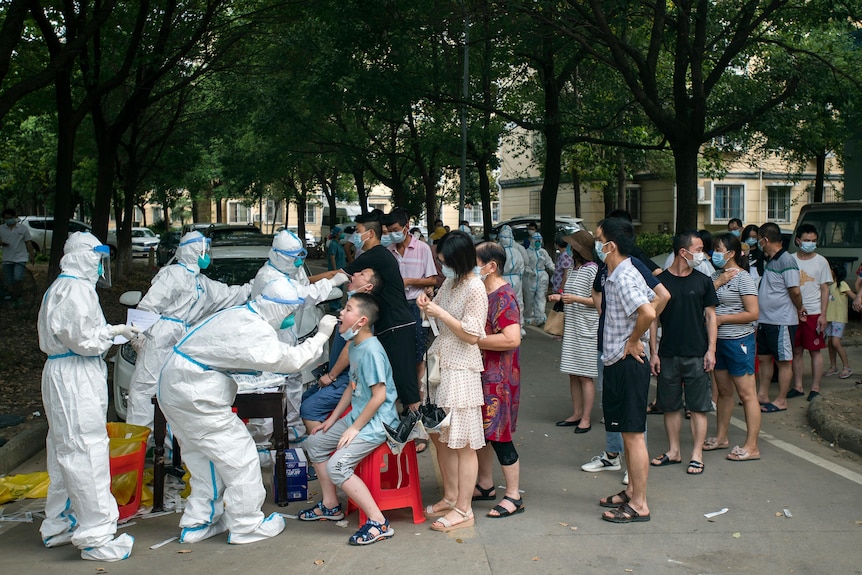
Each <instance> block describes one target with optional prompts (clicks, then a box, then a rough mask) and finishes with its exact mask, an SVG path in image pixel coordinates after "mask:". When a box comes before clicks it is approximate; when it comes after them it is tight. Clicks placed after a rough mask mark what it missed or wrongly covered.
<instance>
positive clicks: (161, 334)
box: [126, 232, 252, 429]
mask: <svg viewBox="0 0 862 575" xmlns="http://www.w3.org/2000/svg"><path fill="white" fill-rule="evenodd" d="M206 241H207V238H205V237H204V236H203V235H202V234H201V233H200V232H189V233H187V234H185V235H183V237H182V239H181V240H180V245H179V247H178V248H177V262H178V263H176V264H172V265H169V266H165V267H163V268H162V269H161V270H159V273H157V274H156V277H154V278H153V281H152V283H151V284H150V289H149V290H147V293H146V295H145V296H144V297H143V299H142V300H141V302H140V303H139V304H138V309H142V310H144V311H149V312H152V313H156V314H159V315H160V316H161V319H160V320H159V321H157V322H156V323H155V324H153V325H152V327H150V329H148V330H147V331H146V337H144V338H143V339H144V341H145V344H144V347H143V348H142V349H141V350H140V351H139V352H138V359H137V361H136V362H135V371H134V374H133V375H132V379H131V388H130V389H129V406H128V412H127V415H126V422H127V423H131V424H133V425H143V426H146V427H149V428H150V429H152V427H153V403H152V401H151V399H152V397H153V396H154V395H155V394H156V386H157V383H158V380H159V371H160V370H161V368H162V365H163V364H164V363H165V360H166V359H167V357H168V355H169V353H170V351H171V349H172V348H173V346H174V344H175V343H177V342H178V341H179V340H180V338H181V337H182V336H183V334H184V333H185V331H186V329H188V326H190V325H193V324H195V323H197V322H199V321H200V320H202V319H203V318H205V317H207V316H209V315H212V314H214V313H215V312H217V311H220V310H223V309H226V308H229V307H231V306H235V305H239V304H241V303H244V302H245V301H247V300H248V298H249V294H250V293H251V285H252V283H251V282H248V283H246V284H244V285H237V286H231V285H227V284H224V283H221V282H218V281H215V280H212V279H210V278H208V277H207V276H205V275H202V274H201V273H200V267H198V257H199V256H200V254H201V249H202V246H203V245H204V244H205V242H206Z"/></svg>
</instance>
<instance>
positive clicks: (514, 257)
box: [497, 226, 526, 326]
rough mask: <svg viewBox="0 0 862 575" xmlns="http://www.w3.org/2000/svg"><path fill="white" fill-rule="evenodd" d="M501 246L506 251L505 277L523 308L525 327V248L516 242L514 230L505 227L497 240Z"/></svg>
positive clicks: (522, 316)
mask: <svg viewBox="0 0 862 575" xmlns="http://www.w3.org/2000/svg"><path fill="white" fill-rule="evenodd" d="M497 239H498V240H499V242H500V245H501V246H502V247H503V249H504V250H506V265H505V266H504V267H503V277H504V278H505V279H506V281H507V282H509V285H511V286H512V289H513V290H514V291H515V295H516V296H517V297H518V307H520V308H521V326H523V325H524V290H523V281H522V276H523V275H524V259H525V256H526V254H525V252H526V250H525V249H524V246H522V245H521V244H519V243H517V242H516V241H515V236H514V235H513V234H512V228H511V227H509V226H503V227H502V228H500V235H499V236H498V238H497Z"/></svg>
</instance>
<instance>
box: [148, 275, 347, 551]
mask: <svg viewBox="0 0 862 575" xmlns="http://www.w3.org/2000/svg"><path fill="white" fill-rule="evenodd" d="M295 297H296V289H295V287H294V286H293V285H292V284H291V282H290V281H289V280H288V279H287V278H285V277H281V278H278V279H275V280H273V281H271V282H269V283H268V284H266V286H264V288H263V290H262V291H261V293H260V295H258V296H257V297H256V298H254V299H253V300H251V301H250V302H248V303H246V304H245V305H241V306H236V307H232V308H229V309H226V310H222V311H220V312H218V313H216V314H215V315H212V316H210V317H209V318H207V319H206V320H204V321H202V322H201V323H199V324H197V325H196V326H195V327H193V328H192V329H191V330H190V331H189V332H188V333H187V334H186V335H185V336H184V337H183V338H182V339H181V340H180V341H179V342H178V343H177V344H176V345H175V346H174V348H173V351H172V352H171V354H170V356H169V357H168V359H167V360H166V361H165V365H164V367H163V368H162V372H161V376H160V377H159V388H158V398H159V405H160V406H161V408H162V411H163V412H164V414H165V419H166V420H167V422H168V423H169V424H170V426H171V429H172V430H173V432H174V435H175V436H176V437H177V439H178V440H179V443H180V446H181V447H182V451H183V463H185V465H186V466H187V467H188V470H189V472H190V473H191V479H190V485H191V494H190V495H189V497H188V499H187V502H186V507H185V510H184V511H183V515H182V518H181V519H180V527H181V528H182V531H181V533H180V543H195V542H198V541H203V540H204V539H208V538H210V537H214V536H216V535H218V534H220V533H224V532H225V531H229V532H230V534H229V536H228V543H231V544H234V545H242V544H246V543H254V542H256V541H262V540H264V539H268V538H270V537H275V536H276V535H278V534H279V533H281V532H282V531H283V530H284V518H283V517H282V516H281V514H279V513H273V514H271V515H270V516H268V517H264V514H263V512H262V511H261V506H262V505H263V502H264V499H265V498H266V490H265V489H264V487H263V478H262V477H261V472H260V463H259V459H258V454H257V448H256V447H255V444H254V441H253V440H252V437H251V435H250V434H249V432H248V431H247V430H246V427H245V425H244V424H243V422H242V420H241V419H239V418H238V417H237V416H236V414H235V413H234V412H233V411H232V410H231V406H232V405H233V403H234V401H235V399H236V394H237V391H238V390H239V389H238V384H237V381H236V380H234V379H233V378H232V377H231V372H239V373H243V372H246V373H247V372H256V371H265V372H275V373H295V372H298V371H300V370H301V369H302V368H304V367H305V366H306V365H308V364H309V363H310V362H311V361H313V360H314V359H316V358H317V356H319V355H320V352H321V350H322V349H323V346H324V345H325V344H326V342H327V341H328V340H329V336H330V335H331V334H332V331H333V329H334V328H335V323H336V319H335V317H334V316H331V315H326V316H324V317H323V318H322V319H321V320H320V324H319V325H318V331H317V334H315V335H314V336H313V337H311V338H309V339H307V340H305V341H304V342H303V343H301V344H299V345H296V346H293V345H289V344H287V343H284V341H283V340H282V339H281V338H280V337H279V335H278V331H279V330H281V329H282V327H281V326H282V324H283V322H284V320H285V318H287V317H289V316H290V314H292V313H293V312H294V309H295V303H294V301H295ZM266 385H268V384H266ZM249 389H253V385H252V386H251V387H248V388H246V387H245V386H244V387H243V391H246V390H249Z"/></svg>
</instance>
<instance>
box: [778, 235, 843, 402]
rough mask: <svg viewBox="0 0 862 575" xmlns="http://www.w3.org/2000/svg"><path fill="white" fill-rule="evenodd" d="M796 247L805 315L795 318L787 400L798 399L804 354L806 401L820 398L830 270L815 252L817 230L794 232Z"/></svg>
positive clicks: (830, 279)
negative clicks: (808, 380)
mask: <svg viewBox="0 0 862 575" xmlns="http://www.w3.org/2000/svg"><path fill="white" fill-rule="evenodd" d="M796 245H797V246H798V248H799V251H798V252H796V253H794V254H793V258H794V259H795V260H796V265H797V266H799V291H800V292H801V293H802V305H803V306H804V307H805V309H806V310H808V315H806V316H805V317H800V318H799V329H797V330H796V339H795V341H794V345H793V387H792V388H791V389H790V391H789V392H788V393H787V397H788V398H792V397H802V396H803V395H805V390H804V389H803V387H802V372H803V371H805V362H804V352H805V350H808V355H809V356H810V357H811V393H810V394H809V395H808V401H811V400H812V399H814V398H815V397H817V396H818V395H820V380H821V379H822V378H823V349H824V348H825V347H826V336H825V332H826V321H827V320H826V311H827V308H828V307H829V284H831V283H832V270H830V269H829V262H828V261H827V260H826V258H824V257H823V256H821V255H820V254H818V253H816V251H815V250H816V249H817V228H815V227H814V226H813V225H811V224H801V225H800V226H799V227H798V228H797V229H796Z"/></svg>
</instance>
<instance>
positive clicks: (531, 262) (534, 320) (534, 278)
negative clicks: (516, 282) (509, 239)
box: [524, 232, 554, 326]
mask: <svg viewBox="0 0 862 575" xmlns="http://www.w3.org/2000/svg"><path fill="white" fill-rule="evenodd" d="M548 273H554V261H553V260H552V259H551V256H549V255H548V251H547V250H546V249H545V248H543V247H542V234H540V233H539V232H536V233H534V234H533V236H532V237H531V238H530V249H528V250H527V261H526V262H525V269H524V306H525V308H524V309H525V311H524V320H525V321H526V322H527V324H529V325H535V326H540V325H542V324H544V323H545V320H546V319H547V316H546V315H545V304H546V302H547V295H548V277H549V276H548Z"/></svg>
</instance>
